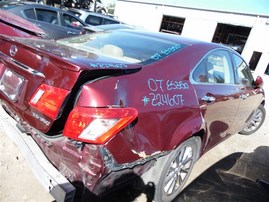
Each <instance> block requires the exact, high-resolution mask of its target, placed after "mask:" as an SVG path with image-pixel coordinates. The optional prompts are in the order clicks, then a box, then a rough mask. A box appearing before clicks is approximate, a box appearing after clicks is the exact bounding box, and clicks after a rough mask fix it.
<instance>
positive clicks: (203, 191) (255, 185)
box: [75, 146, 269, 202]
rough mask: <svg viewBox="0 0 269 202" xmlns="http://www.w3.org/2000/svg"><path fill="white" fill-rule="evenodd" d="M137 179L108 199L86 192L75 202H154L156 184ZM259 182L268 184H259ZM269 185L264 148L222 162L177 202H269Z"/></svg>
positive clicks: (267, 156)
mask: <svg viewBox="0 0 269 202" xmlns="http://www.w3.org/2000/svg"><path fill="white" fill-rule="evenodd" d="M122 177H127V176H122ZM128 177H130V176H128ZM133 177H136V183H133V184H129V185H127V186H125V187H124V188H122V189H119V190H117V191H113V192H111V193H110V194H108V195H106V196H104V197H96V196H92V195H91V194H90V193H88V192H87V193H85V192H84V194H82V195H83V196H80V197H78V196H77V197H76V198H75V202H78V201H87V202H88V201H91V202H132V201H139V202H151V201H152V199H153V196H154V191H155V186H154V184H147V185H145V184H143V181H142V180H141V178H140V177H139V176H133ZM258 179H260V180H262V182H263V181H264V182H265V183H259V182H257V180H258ZM267 182H269V147H268V146H260V147H258V148H256V149H255V151H254V152H252V153H242V152H241V153H239V152H238V153H234V154H231V155H229V156H227V157H225V158H223V159H221V160H220V161H218V162H217V163H216V164H214V165H213V166H211V167H210V168H208V169H207V170H206V171H205V172H203V173H202V174H201V175H200V176H199V177H197V178H196V179H195V180H194V181H193V182H192V183H191V184H189V186H187V187H186V188H185V189H184V190H183V192H182V193H181V194H180V195H179V196H178V197H177V198H176V199H175V200H174V201H173V202H179V201H188V202H192V201H193V202H194V201H195V202H197V201H198V202H203V201H205V202H211V201H212V202H213V201H214V202H215V201H225V202H238V201H239V202H241V201H242V202H246V201H259V202H263V201H264V202H268V201H269V186H268V184H267ZM84 191H85V189H84ZM142 193H143V194H144V196H145V197H144V198H143V199H142V200H141V198H138V197H139V196H140V195H141V194H142Z"/></svg>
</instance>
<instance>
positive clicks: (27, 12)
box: [24, 8, 36, 20]
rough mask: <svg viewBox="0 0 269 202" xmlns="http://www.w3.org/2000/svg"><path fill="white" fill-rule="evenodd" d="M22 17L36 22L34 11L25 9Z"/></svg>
mask: <svg viewBox="0 0 269 202" xmlns="http://www.w3.org/2000/svg"><path fill="white" fill-rule="evenodd" d="M24 15H25V16H26V17H27V18H29V19H33V20H36V17H35V11H34V9H32V8H31V9H26V10H25V11H24Z"/></svg>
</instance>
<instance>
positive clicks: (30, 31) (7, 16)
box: [0, 10, 46, 38]
mask: <svg viewBox="0 0 269 202" xmlns="http://www.w3.org/2000/svg"><path fill="white" fill-rule="evenodd" d="M0 34H5V35H8V36H18V37H26V38H28V37H40V38H45V37H46V34H45V32H44V31H43V30H42V29H40V28H39V27H37V26H35V25H34V24H33V23H31V22H29V21H27V20H25V19H23V18H21V17H19V16H16V15H14V14H12V13H10V12H8V11H5V10H0Z"/></svg>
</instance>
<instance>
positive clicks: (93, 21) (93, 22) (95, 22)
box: [85, 15, 102, 25]
mask: <svg viewBox="0 0 269 202" xmlns="http://www.w3.org/2000/svg"><path fill="white" fill-rule="evenodd" d="M85 22H86V23H87V24H90V25H101V24H102V18H100V17H97V16H92V15H89V16H88V17H87V18H86V20H85Z"/></svg>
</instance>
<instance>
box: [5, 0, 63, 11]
mask: <svg viewBox="0 0 269 202" xmlns="http://www.w3.org/2000/svg"><path fill="white" fill-rule="evenodd" d="M0 7H1V8H3V9H6V10H9V9H12V10H14V9H21V8H46V9H49V10H54V11H58V12H59V11H61V12H65V11H64V10H61V9H60V8H56V7H53V6H49V5H44V4H39V3H35V2H27V1H6V2H3V3H1V4H0Z"/></svg>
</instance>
